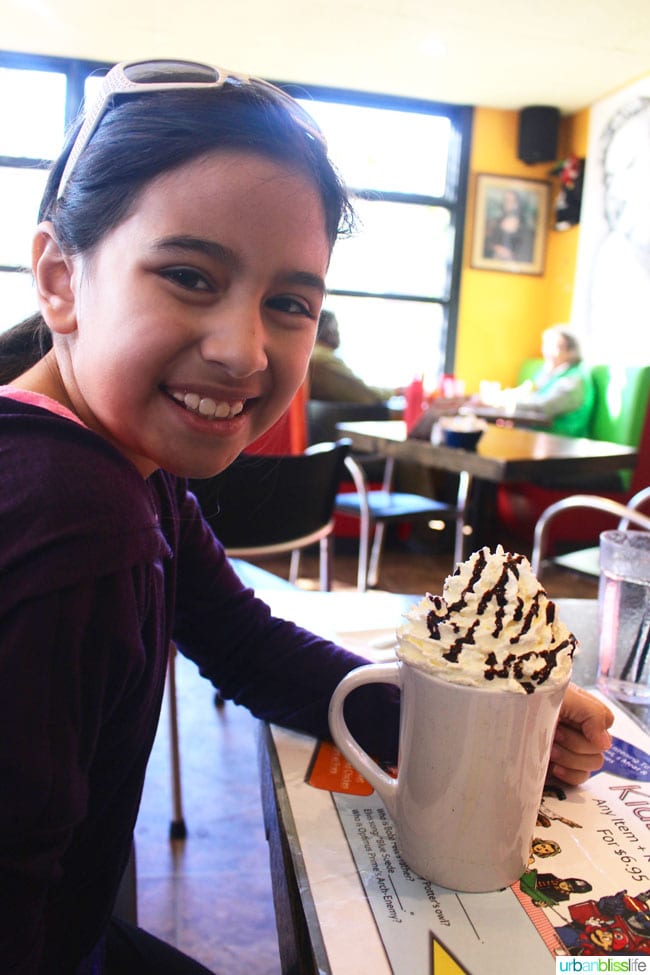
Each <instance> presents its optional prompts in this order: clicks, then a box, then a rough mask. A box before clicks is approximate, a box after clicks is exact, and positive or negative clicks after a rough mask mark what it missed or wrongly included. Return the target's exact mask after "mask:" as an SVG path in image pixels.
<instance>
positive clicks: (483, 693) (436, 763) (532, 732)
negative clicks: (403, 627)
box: [329, 661, 568, 892]
mask: <svg viewBox="0 0 650 975" xmlns="http://www.w3.org/2000/svg"><path fill="white" fill-rule="evenodd" d="M369 683H382V684H385V683H389V684H396V685H397V686H398V687H399V688H400V689H401V694H402V696H401V715H400V738H399V759H398V774H397V778H396V779H394V778H392V777H391V776H390V775H388V774H387V773H386V772H384V771H383V770H382V769H380V768H379V766H378V765H377V764H376V763H375V762H374V761H373V760H372V759H371V758H370V757H369V755H367V754H366V752H365V751H364V750H363V749H362V748H361V747H360V745H359V744H358V742H357V741H356V740H355V739H354V738H353V737H352V735H351V734H350V731H349V729H348V727H347V725H346V723H345V720H344V718H343V705H344V702H345V698H346V697H347V695H348V694H349V693H350V692H351V691H352V690H354V688H356V687H360V686H362V685H365V684H369ZM567 683H568V680H567V681H566V682H565V683H564V684H562V685H555V686H548V687H547V686H542V687H538V688H537V689H536V690H535V691H534V693H532V694H525V693H516V692H514V691H504V690H495V689H494V688H493V686H492V685H489V686H486V687H485V688H484V687H470V686H467V685H461V684H453V683H450V682H449V681H445V680H443V679H441V678H439V677H436V676H434V675H433V674H430V673H427V672H425V671H423V670H420V669H419V668H417V667H414V666H412V665H410V664H406V663H404V662H401V661H400V662H395V663H387V664H370V665H368V666H364V667H359V668H358V669H356V670H353V671H351V672H350V673H349V674H348V675H347V676H346V677H344V679H343V680H342V681H341V683H340V684H339V686H338V687H337V688H336V690H335V692H334V694H333V695H332V700H331V703H330V716H329V720H330V730H331V733H332V737H333V739H334V741H335V743H336V745H337V746H338V748H339V749H340V750H341V752H342V753H343V754H344V755H345V757H346V758H347V759H348V761H349V762H350V763H351V764H352V765H353V766H354V768H356V769H357V771H359V772H360V773H361V774H362V775H363V776H364V777H365V778H366V779H367V781H368V782H369V783H370V784H371V785H372V786H373V788H374V789H375V790H376V791H377V792H378V794H379V795H380V796H381V798H382V800H383V802H384V804H385V806H386V809H387V810H388V813H389V815H390V816H391V818H392V819H393V822H394V823H395V828H396V832H397V841H398V846H399V849H400V853H401V855H402V856H403V858H404V860H405V861H406V863H407V864H408V865H409V866H410V867H411V868H412V869H413V870H415V871H416V872H417V873H419V874H420V875H421V876H422V877H424V878H425V879H427V880H430V881H432V882H433V883H436V884H439V885H441V886H443V887H449V888H451V889H452V890H459V891H474V892H479V891H489V890H499V889H501V888H502V887H507V886H509V885H510V884H513V883H514V882H515V881H516V880H517V879H518V878H519V877H521V875H522V873H523V872H524V870H525V868H526V866H527V863H528V858H529V854H530V845H531V841H532V838H533V833H534V829H535V824H536V820H537V814H538V811H539V805H540V801H541V797H542V790H543V788H544V780H545V776H546V770H547V765H548V760H549V752H550V750H551V744H552V741H553V734H554V731H555V725H556V723H557V718H558V714H559V710H560V705H561V703H562V698H563V696H564V692H565V690H566V687H567Z"/></svg>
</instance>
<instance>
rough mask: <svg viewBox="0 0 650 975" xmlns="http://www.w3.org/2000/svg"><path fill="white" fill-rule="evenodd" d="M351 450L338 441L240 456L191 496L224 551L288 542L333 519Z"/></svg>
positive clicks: (193, 486) (193, 484) (198, 483)
mask: <svg viewBox="0 0 650 975" xmlns="http://www.w3.org/2000/svg"><path fill="white" fill-rule="evenodd" d="M349 448H350V442H349V441H348V440H340V441H338V442H337V443H324V444H322V445H318V447H317V448H311V449H310V451H309V452H307V453H304V454H288V455H275V454H242V455H241V456H240V457H238V458H237V460H235V461H234V462H233V463H232V464H231V465H230V467H228V468H227V469H226V470H225V471H222V473H221V474H217V475H216V476H215V477H211V478H207V479H204V480H191V481H190V490H191V491H192V492H193V493H194V494H195V495H196V497H197V499H198V501H199V504H200V505H201V510H202V512H203V515H204V517H205V518H206V520H207V521H208V523H209V524H210V526H211V527H212V530H213V531H214V533H215V535H216V536H217V538H218V539H219V540H220V541H221V543H222V544H223V545H224V547H225V548H226V549H241V548H259V547H260V546H265V545H277V544H280V543H284V542H289V541H292V540H293V539H298V538H302V537H304V536H306V535H310V534H311V533H312V532H314V531H317V530H318V529H320V528H322V527H323V526H324V525H327V523H328V522H329V521H330V520H331V519H332V517H333V512H334V503H335V500H336V492H337V489H338V487H339V484H340V482H341V480H342V479H343V477H344V473H345V458H346V456H347V454H348V451H349Z"/></svg>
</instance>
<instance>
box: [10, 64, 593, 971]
mask: <svg viewBox="0 0 650 975" xmlns="http://www.w3.org/2000/svg"><path fill="white" fill-rule="evenodd" d="M349 225H350V208H349V204H348V201H347V197H346V194H345V192H344V189H343V187H342V185H341V183H340V181H339V179H338V177H337V175H336V172H335V170H334V169H333V168H332V166H331V164H330V162H329V161H328V158H327V151H326V147H325V143H324V140H323V137H322V135H321V134H320V132H319V131H318V129H317V128H316V126H315V124H314V122H313V121H312V120H311V119H310V118H309V116H307V115H305V114H304V113H303V112H302V111H301V109H300V108H299V107H298V105H297V104H296V103H295V102H293V101H292V100H291V99H290V98H289V97H288V96H287V95H286V94H285V93H283V92H282V91H280V90H278V89H276V88H274V87H272V86H270V85H268V84H266V83H265V82H262V81H256V80H250V79H247V78H243V77H242V76H239V75H235V74H233V73H229V72H224V71H221V70H219V69H215V68H211V67H209V66H206V65H193V64H187V63H185V62H141V63H138V64H129V65H118V66H117V67H115V68H114V69H113V70H112V71H111V72H110V73H109V74H108V76H107V78H106V80H105V82H104V84H103V87H102V90H101V92H100V93H99V97H98V100H97V103H96V104H95V105H94V106H91V108H90V109H89V111H88V114H87V117H86V118H85V120H83V121H82V122H81V123H80V125H78V126H77V127H76V129H75V131H74V132H73V133H72V134H71V136H70V139H69V141H68V143H67V145H66V147H65V149H64V151H63V153H62V155H61V157H60V159H59V160H58V161H57V162H56V163H55V165H54V166H53V169H52V172H51V174H50V178H49V182H48V185H47V188H46V192H45V197H44V200H43V203H42V207H41V213H40V223H39V226H38V228H37V231H36V234H35V238H34V248H33V272H34V281H35V285H36V292H37V296H38V302H39V306H40V315H39V316H37V317H36V318H34V319H32V320H29V321H28V322H26V323H23V324H22V325H21V326H18V327H17V329H16V330H13V331H12V332H10V333H8V334H7V335H6V336H4V337H3V339H2V341H1V342H0V362H2V363H3V373H2V375H3V380H2V381H4V382H5V383H6V384H7V385H5V386H4V387H1V388H0V460H1V463H0V484H1V488H2V490H0V540H1V541H0V574H1V578H2V586H0V715H1V717H0V723H1V724H2V727H1V728H0V767H1V768H2V773H1V774H2V787H3V801H2V803H1V804H0V889H1V890H2V893H3V898H6V901H5V902H4V903H3V905H2V909H1V910H0V969H1V970H2V972H7V973H9V972H11V973H21V975H25V973H30V975H36V973H38V975H73V973H76V975H82V973H90V972H93V973H96V975H99V973H102V972H109V973H120V975H128V973H131V972H133V973H136V972H137V973H138V975H147V973H151V975H153V973H155V975H165V973H171V972H179V973H182V972H187V973H191V972H194V973H200V972H205V969H204V968H202V966H200V965H198V964H197V963H196V962H193V961H191V960H190V959H188V958H186V957H185V956H182V955H180V954H179V953H178V952H176V951H175V950H174V949H172V948H171V947H169V946H166V945H164V944H162V943H161V942H159V941H157V940H156V939H154V938H152V937H151V936H150V935H147V934H146V933H145V932H142V931H140V930H139V929H136V928H130V927H128V926H127V925H124V924H123V923H121V922H116V921H114V920H111V911H112V905H113V901H114V897H115V892H116V890H117V887H118V884H119V881H120V877H121V874H122V872H123V869H124V866H125V863H126V861H127V858H128V855H129V851H130V848H131V843H132V834H133V827H134V824H135V820H136V815H137V811H138V804H139V800H140V793H141V789H142V783H143V778H144V773H145V768H146V763H147V759H148V756H149V752H150V749H151V745H152V741H153V738H154V734H155V731H156V726H157V722H158V715H159V710H160V702H161V697H162V693H163V687H164V680H165V672H166V663H167V652H168V646H169V642H170V640H171V639H173V640H175V641H176V643H177V644H178V646H179V648H180V649H181V650H182V652H183V653H185V654H186V655H187V656H188V657H190V658H191V659H193V660H194V661H196V663H197V664H198V666H199V667H200V669H201V672H202V673H203V674H204V675H205V676H206V677H208V678H209V679H210V680H211V681H212V682H213V683H214V685H215V686H216V687H218V688H219V689H220V691H221V693H222V694H224V696H226V697H230V698H232V699H234V700H235V701H237V702H238V703H241V704H244V705H246V706H247V707H248V708H250V709H251V711H252V712H253V713H254V714H256V715H257V716H259V717H261V718H264V719H267V720H270V721H274V722H277V723H279V724H283V725H286V726H288V727H292V728H297V729H300V730H303V731H306V732H309V733H311V734H313V735H316V736H322V737H324V736H327V735H328V726H327V707H328V703H329V699H330V697H331V694H332V691H333V689H334V687H335V686H336V685H337V684H338V682H339V681H340V680H341V678H342V677H343V676H344V674H345V673H347V672H348V671H349V670H351V669H352V668H354V667H357V666H359V665H360V664H362V663H364V662H365V661H364V660H363V659H362V658H360V657H357V656H355V655H353V654H351V653H348V652H347V651H345V650H342V649H341V648H339V647H336V646H334V645H333V644H331V643H329V642H327V641H325V640H322V639H320V638H318V637H316V636H314V635H313V634H310V633H308V632H306V631H304V630H301V629H299V628H298V627H296V626H294V625H293V624H292V623H290V622H286V621H280V620H276V619H273V618H272V617H271V615H270V612H269V609H268V607H267V606H266V605H265V604H264V603H262V602H261V601H260V600H258V599H256V598H255V596H254V594H253V592H252V591H251V590H250V589H247V588H245V587H244V586H243V585H242V583H241V582H240V580H239V579H238V577H237V575H236V574H235V572H234V571H233V569H232V568H231V566H230V564H229V562H228V560H227V558H226V556H225V554H224V550H223V547H222V546H221V545H220V544H219V542H218V540H217V539H215V537H214V535H213V534H212V532H211V530H210V529H209V528H208V527H207V525H206V523H205V522H204V520H203V518H202V516H201V513H200V510H199V508H198V505H197V503H196V501H195V499H194V497H193V496H192V495H191V494H190V493H189V492H188V491H187V487H186V482H185V478H186V477H190V476H191V477H195V478H196V477H207V476H211V475H214V474H216V473H218V472H219V471H221V470H223V469H224V468H225V467H226V466H227V465H228V464H230V462H231V461H232V460H234V458H236V457H237V456H238V455H239V454H240V453H241V452H242V451H243V450H244V449H245V448H246V446H247V445H248V444H250V443H251V442H252V441H253V440H255V439H256V438H257V437H258V436H259V435H260V434H261V433H263V432H264V431H265V430H267V429H268V428H269V427H270V426H271V425H272V424H273V423H274V422H275V421H276V420H277V419H278V418H279V417H280V416H281V415H282V413H283V412H284V411H285V410H286V408H287V407H288V405H289V403H290V401H291V399H292V397H293V396H294V394H295V392H296V390H297V388H298V387H299V385H300V384H301V382H302V380H303V378H304V375H305V373H306V370H307V366H308V362H309V355H310V352H311V348H312V345H313V342H314V337H315V330H316V323H317V321H318V316H319V312H320V309H321V304H322V300H323V294H324V287H325V286H324V280H325V275H326V272H327V268H328V263H329V259H330V254H331V250H332V247H333V245H334V242H335V240H336V238H337V236H338V235H339V233H341V232H344V231H345V230H346V229H348V228H349ZM397 716H398V706H397V702H396V701H395V700H394V698H393V697H392V692H391V691H390V690H388V689H386V688H380V687H375V688H369V689H368V691H367V693H361V694H359V695H358V696H357V697H356V699H353V700H352V701H351V706H350V714H349V723H350V726H351V729H352V731H353V733H354V734H355V736H356V737H358V738H359V739H360V740H361V741H362V743H363V744H364V747H366V748H367V749H368V750H370V751H372V753H373V754H376V755H378V756H385V757H394V754H393V752H394V748H395V742H396V738H397ZM608 720H609V719H608V716H607V713H606V709H605V708H603V706H602V705H599V704H597V703H596V702H594V701H593V699H591V698H588V697H586V696H584V695H582V696H580V695H577V696H575V698H574V697H572V696H571V695H569V696H568V697H567V704H566V705H565V711H564V723H563V724H562V725H561V726H560V729H559V731H558V739H557V743H556V750H555V752H554V761H555V763H556V764H555V771H556V773H557V774H560V775H563V777H564V778H565V779H566V780H567V781H580V780H581V779H583V778H584V777H586V775H587V774H588V771H589V770H590V769H593V768H596V767H598V766H599V764H600V762H601V761H602V754H601V752H602V749H603V748H604V747H606V745H607V739H608V736H607V733H606V731H605V728H606V725H607V723H608Z"/></svg>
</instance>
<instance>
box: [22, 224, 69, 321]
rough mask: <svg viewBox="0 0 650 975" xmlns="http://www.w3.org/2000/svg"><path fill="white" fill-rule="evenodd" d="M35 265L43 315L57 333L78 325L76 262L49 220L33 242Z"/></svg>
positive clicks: (40, 225)
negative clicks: (62, 247) (74, 272)
mask: <svg viewBox="0 0 650 975" xmlns="http://www.w3.org/2000/svg"><path fill="white" fill-rule="evenodd" d="M32 268H33V272H34V283H35V285H36V293H37V295H38V301H39V305H40V309H41V314H42V316H43V318H44V319H45V321H46V323H47V324H48V325H49V327H50V329H51V330H52V331H53V332H58V333H60V334H66V333H69V332H73V331H74V330H75V329H76V327H77V317H76V306H75V295H74V289H73V287H72V273H73V263H72V261H71V260H70V258H69V257H66V256H65V255H64V254H63V252H62V250H61V248H60V246H59V242H58V240H57V239H56V235H55V233H54V228H53V226H52V224H51V223H50V222H49V221H46V222H44V223H41V224H39V226H38V227H37V229H36V233H35V235H34V241H33V244H32Z"/></svg>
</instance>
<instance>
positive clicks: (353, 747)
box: [329, 661, 402, 816]
mask: <svg viewBox="0 0 650 975" xmlns="http://www.w3.org/2000/svg"><path fill="white" fill-rule="evenodd" d="M364 684H395V686H396V687H399V688H401V686H402V681H401V666H400V664H399V662H398V661H395V662H394V663H386V664H367V665H366V666H364V667H357V668H356V669H355V670H351V671H350V672H349V673H348V674H346V676H345V677H344V678H343V680H342V681H341V682H340V684H339V685H338V687H337V688H336V690H335V691H334V693H333V694H332V699H331V701H330V706H329V725H330V732H331V734H332V738H333V739H334V743H335V745H336V746H337V748H339V750H340V751H341V752H342V753H343V755H344V756H345V758H347V760H348V762H349V763H350V765H352V766H353V767H354V768H355V769H356V770H357V772H360V773H361V775H363V777H364V778H365V779H366V780H367V781H368V782H369V783H370V785H371V786H372V787H373V789H375V790H376V791H377V792H378V793H379V795H380V796H381V798H382V800H383V802H384V805H385V806H386V809H387V810H388V814H389V815H390V816H393V815H394V808H395V802H396V798H397V780H396V779H394V778H392V777H391V776H390V775H387V773H386V772H384V771H383V770H382V769H381V768H380V767H379V766H378V765H377V763H376V762H375V761H373V759H372V758H371V757H370V756H369V755H368V753H367V752H365V751H364V750H363V748H362V747H361V745H359V743H358V742H357V740H356V739H355V738H353V736H352V734H351V733H350V729H349V728H348V726H347V724H346V722H345V718H344V717H343V706H344V704H345V699H346V697H347V696H348V694H349V693H350V692H351V691H353V690H354V689H355V688H356V687H361V686H362V685H364Z"/></svg>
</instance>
